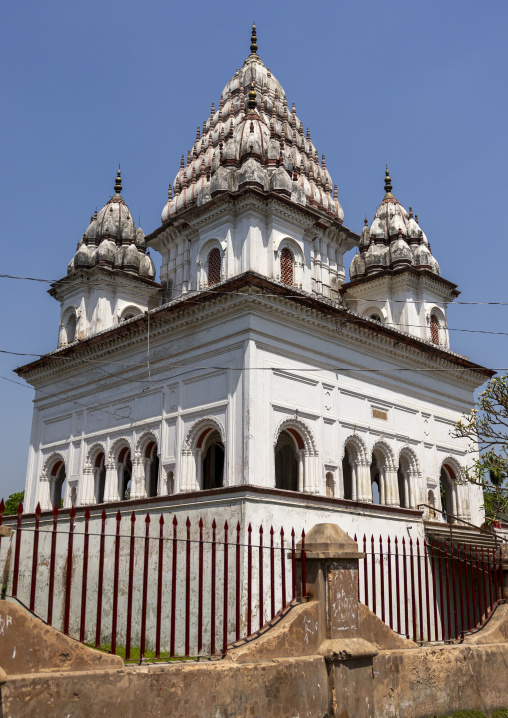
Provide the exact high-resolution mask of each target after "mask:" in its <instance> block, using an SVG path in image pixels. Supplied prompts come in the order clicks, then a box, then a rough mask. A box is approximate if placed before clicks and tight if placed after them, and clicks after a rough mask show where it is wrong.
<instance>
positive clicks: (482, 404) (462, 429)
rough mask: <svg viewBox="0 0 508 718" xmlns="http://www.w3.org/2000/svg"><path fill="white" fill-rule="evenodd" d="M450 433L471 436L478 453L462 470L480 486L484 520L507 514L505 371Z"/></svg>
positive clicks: (507, 402) (507, 396)
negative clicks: (464, 469) (470, 463)
mask: <svg viewBox="0 0 508 718" xmlns="http://www.w3.org/2000/svg"><path fill="white" fill-rule="evenodd" d="M453 435H454V436H456V437H465V438H467V439H469V440H470V442H471V443H470V447H469V449H470V451H471V452H472V451H476V450H478V451H479V457H478V458H477V459H475V461H474V462H473V463H472V465H471V466H469V467H467V469H466V471H465V476H466V480H467V481H469V482H471V483H473V484H476V485H477V486H481V488H482V489H483V495H484V509H485V517H486V520H487V523H490V524H492V523H494V522H496V521H499V519H500V518H501V517H504V516H506V515H507V514H508V482H507V479H508V374H506V375H504V376H496V377H494V378H493V379H491V380H490V381H489V383H488V384H487V388H486V389H485V391H482V393H481V394H480V396H479V397H478V402H477V404H476V406H475V407H474V409H472V410H471V412H470V413H469V414H466V415H465V416H464V417H463V418H462V419H461V420H460V421H458V422H457V425H456V427H455V431H454V432H453Z"/></svg>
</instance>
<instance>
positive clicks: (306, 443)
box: [273, 417, 318, 456]
mask: <svg viewBox="0 0 508 718" xmlns="http://www.w3.org/2000/svg"><path fill="white" fill-rule="evenodd" d="M283 431H287V432H288V433H289V434H290V435H291V436H292V438H293V440H294V441H295V443H296V446H297V448H298V449H299V450H302V449H303V450H304V451H306V452H308V453H310V454H312V455H314V456H317V453H318V452H317V444H316V439H315V437H314V433H313V432H312V429H311V428H310V426H309V425H308V424H307V423H306V422H305V421H304V420H303V419H296V418H295V417H289V418H286V419H282V420H281V421H279V423H278V424H277V428H276V429H275V434H274V437H273V445H274V447H275V446H276V444H277V441H278V440H279V436H280V434H281V433H282V432H283Z"/></svg>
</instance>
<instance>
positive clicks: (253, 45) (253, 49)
mask: <svg viewBox="0 0 508 718" xmlns="http://www.w3.org/2000/svg"><path fill="white" fill-rule="evenodd" d="M257 43H258V39H257V36H256V25H255V24H254V23H253V24H252V35H251V38H250V51H251V53H252V54H254V55H255V54H256V53H257V51H258V44H257Z"/></svg>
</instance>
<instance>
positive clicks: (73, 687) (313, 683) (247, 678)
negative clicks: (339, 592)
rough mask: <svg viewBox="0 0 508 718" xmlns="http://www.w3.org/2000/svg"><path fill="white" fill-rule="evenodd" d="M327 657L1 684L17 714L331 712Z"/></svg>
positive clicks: (268, 715) (128, 717) (310, 717)
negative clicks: (329, 708) (326, 665)
mask: <svg viewBox="0 0 508 718" xmlns="http://www.w3.org/2000/svg"><path fill="white" fill-rule="evenodd" d="M327 682H328V678H327V672H326V667H325V661H324V659H323V658H321V657H316V656H314V657H308V658H298V659H294V658H282V659H279V660H272V661H270V662H266V663H257V664H252V663H249V664H242V665H239V664H231V662H229V661H217V662H214V663H199V664H195V663H193V664H187V663H186V664H171V665H165V666H147V667H143V668H125V669H124V670H119V671H112V670H107V671H102V670H101V671H87V672H78V673H65V674H59V675H55V674H46V675H42V674H39V675H37V676H35V675H26V676H15V677H13V678H11V679H9V680H8V682H7V683H6V684H5V685H4V686H2V688H1V697H2V703H1V705H2V708H3V710H4V715H5V716H12V718H21V716H22V717H23V718H35V716H37V718H41V717H42V716H44V717H45V716H48V717H51V718H53V717H58V718H60V716H61V717H62V718H66V717H67V716H71V718H90V716H93V717H94V718H96V717H97V716H108V717H109V718H139V717H140V716H151V718H157V717H158V716H165V717H166V716H172V717H174V718H182V717H185V718H203V717H205V716H206V717H207V718H244V717H246V716H252V718H272V717H273V718H291V717H292V716H299V718H304V717H305V718H325V716H328V715H329V713H328V688H327Z"/></svg>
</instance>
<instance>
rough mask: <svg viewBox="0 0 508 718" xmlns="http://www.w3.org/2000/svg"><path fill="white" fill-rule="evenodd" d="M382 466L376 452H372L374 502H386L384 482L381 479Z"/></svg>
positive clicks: (371, 466) (371, 473)
mask: <svg viewBox="0 0 508 718" xmlns="http://www.w3.org/2000/svg"><path fill="white" fill-rule="evenodd" d="M381 470H382V469H381V467H380V465H379V462H378V459H377V457H376V454H372V463H371V465H370V482H371V486H372V503H373V504H382V503H384V495H383V488H384V486H383V483H382V479H381Z"/></svg>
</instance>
